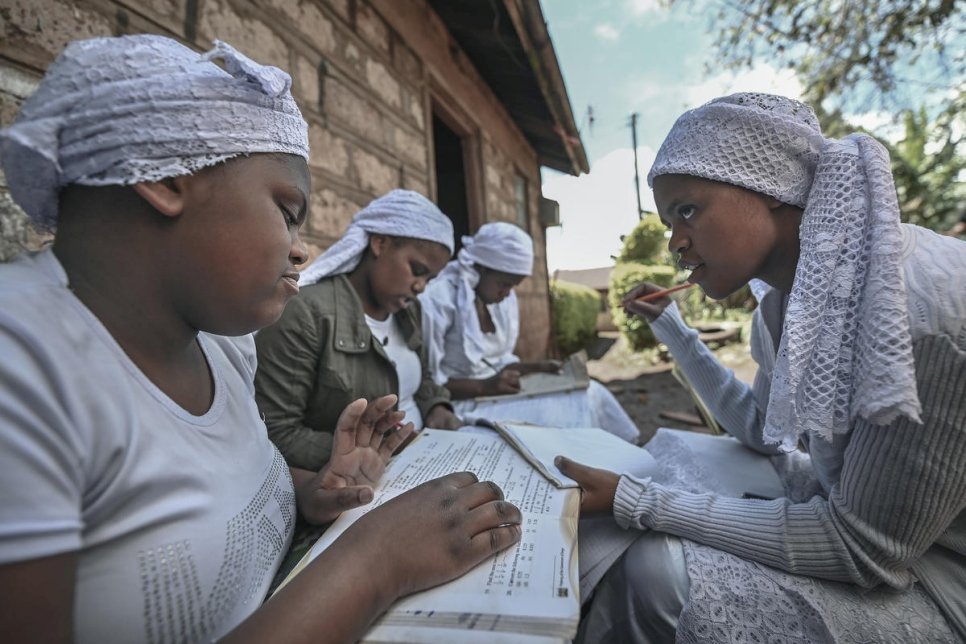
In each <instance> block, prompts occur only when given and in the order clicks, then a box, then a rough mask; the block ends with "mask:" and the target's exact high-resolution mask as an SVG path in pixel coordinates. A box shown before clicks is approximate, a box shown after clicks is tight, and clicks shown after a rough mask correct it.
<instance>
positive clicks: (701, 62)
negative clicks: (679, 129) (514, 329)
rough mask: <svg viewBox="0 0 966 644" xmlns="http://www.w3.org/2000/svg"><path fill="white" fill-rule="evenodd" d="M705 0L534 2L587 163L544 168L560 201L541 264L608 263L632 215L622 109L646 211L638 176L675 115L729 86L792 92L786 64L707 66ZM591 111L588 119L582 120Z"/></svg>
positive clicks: (796, 91) (645, 196) (646, 196)
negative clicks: (580, 171) (736, 68)
mask: <svg viewBox="0 0 966 644" xmlns="http://www.w3.org/2000/svg"><path fill="white" fill-rule="evenodd" d="M707 4H709V3H704V2H678V3H676V4H675V6H674V7H673V8H672V9H666V8H664V7H662V6H661V5H660V4H659V2H658V0H594V1H592V2H588V1H587V0H542V2H541V7H542V8H543V13H544V18H545V19H546V20H547V23H548V27H549V30H550V36H551V38H552V40H553V44H554V49H555V50H556V53H557V59H558V61H559V64H560V68H561V71H562V72H563V76H564V81H565V83H566V86H567V93H568V95H569V97H570V104H571V107H572V109H573V113H574V120H575V121H576V123H577V126H578V128H579V129H580V133H581V139H582V140H583V143H584V148H585V150H586V152H587V156H588V159H589V160H590V173H589V174H584V175H581V176H579V177H572V176H569V175H566V174H562V173H558V172H555V171H553V170H550V169H547V168H544V170H543V195H544V196H545V197H547V198H550V199H554V200H556V201H557V202H559V203H560V219H561V226H558V227H553V228H548V229H547V265H548V268H549V269H550V271H551V273H552V272H553V271H554V270H557V269H567V270H573V269H583V268H596V267H600V266H610V265H612V264H613V260H612V259H611V256H613V255H616V254H617V253H618V251H619V250H620V236H621V235H623V234H626V233H628V232H630V231H631V230H632V229H633V228H634V225H635V224H636V223H637V221H638V216H637V200H636V197H635V195H634V151H633V146H632V144H631V129H630V127H629V125H628V123H629V121H630V115H631V114H632V113H635V112H636V113H638V114H639V117H638V125H637V144H638V150H637V152H638V167H639V169H640V177H641V202H642V206H643V208H644V209H645V210H654V201H653V199H652V197H651V191H650V189H649V188H648V187H647V183H646V181H645V177H646V175H647V171H648V169H649V168H650V166H651V163H652V162H653V160H654V154H655V152H656V151H657V149H658V147H660V145H661V141H663V139H664V136H665V135H666V134H667V132H668V131H669V130H670V129H671V126H672V125H673V124H674V120H675V119H676V118H677V117H678V116H679V115H680V114H681V112H683V111H685V110H687V109H690V108H692V107H697V106H698V105H701V104H703V103H705V102H707V101H708V100H710V99H712V98H714V97H716V96H721V95H724V94H730V93H732V92H738V91H752V90H753V91H765V92H772V93H777V94H784V95H786V96H792V97H795V98H799V97H800V94H801V86H800V85H799V83H798V82H797V81H796V79H795V77H794V75H793V74H792V73H791V72H790V71H788V70H777V69H775V68H773V67H771V66H769V65H768V64H765V63H762V64H760V65H758V66H757V67H755V68H754V69H752V70H746V71H743V72H740V73H738V74H734V73H731V72H726V71H724V70H714V69H711V70H708V69H707V63H708V62H709V61H712V60H713V57H714V52H713V47H712V43H713V37H712V35H710V34H709V33H708V29H707V27H708V24H709V19H710V15H706V14H703V13H701V10H702V8H703V7H704V6H706V5H707ZM588 107H590V108H592V110H593V116H594V120H593V124H591V123H590V122H589V120H588V118H587V113H588Z"/></svg>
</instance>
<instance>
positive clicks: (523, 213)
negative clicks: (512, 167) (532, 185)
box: [513, 174, 530, 232]
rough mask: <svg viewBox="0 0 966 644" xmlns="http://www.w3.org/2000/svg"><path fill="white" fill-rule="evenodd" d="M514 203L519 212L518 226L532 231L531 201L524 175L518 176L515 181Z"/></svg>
mask: <svg viewBox="0 0 966 644" xmlns="http://www.w3.org/2000/svg"><path fill="white" fill-rule="evenodd" d="M513 191H514V195H513V198H514V202H515V204H516V210H517V226H519V227H520V228H522V229H524V230H526V231H527V232H529V231H530V208H529V203H530V200H529V198H528V197H527V180H526V179H525V178H524V177H523V176H522V175H519V174H518V175H516V177H514V181H513Z"/></svg>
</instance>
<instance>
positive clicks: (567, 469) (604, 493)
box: [553, 456, 621, 514]
mask: <svg viewBox="0 0 966 644" xmlns="http://www.w3.org/2000/svg"><path fill="white" fill-rule="evenodd" d="M553 464H554V465H556V466H557V469H559V470H560V471H561V472H563V473H564V474H566V475H567V476H569V477H570V478H572V479H573V480H575V481H577V483H578V484H579V485H580V489H581V490H582V492H583V493H582V494H581V495H580V513H581V514H610V513H611V512H612V511H613V510H614V494H616V493H617V484H618V483H619V482H620V480H621V477H620V475H619V474H615V473H614V472H611V471H609V470H602V469H599V468H596V467H590V466H589V465H582V464H581V463H576V462H574V461H571V460H570V459H569V458H566V457H564V456H558V457H557V458H555V459H554V460H553Z"/></svg>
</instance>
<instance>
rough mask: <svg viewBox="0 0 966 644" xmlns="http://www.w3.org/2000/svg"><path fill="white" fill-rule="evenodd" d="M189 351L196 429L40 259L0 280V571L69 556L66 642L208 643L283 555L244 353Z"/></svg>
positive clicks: (30, 258)
mask: <svg viewBox="0 0 966 644" xmlns="http://www.w3.org/2000/svg"><path fill="white" fill-rule="evenodd" d="M198 341H199V343H200V346H201V348H202V349H203V350H204V353H205V356H206V358H207V360H208V364H209V366H210V367H211V371H212V374H213V379H214V391H215V394H214V402H213V403H212V405H211V408H210V409H209V411H208V412H207V413H205V414H204V415H202V416H194V415H192V414H190V413H188V412H187V411H185V410H184V409H182V408H181V407H179V406H178V405H177V404H175V403H174V402H173V401H172V400H171V399H170V398H168V397H167V396H166V395H165V394H164V393H163V392H161V391H160V390H159V389H158V388H157V387H155V386H154V385H153V384H152V383H151V382H150V381H149V380H148V379H147V378H146V377H145V376H144V374H143V373H142V372H141V371H140V370H139V369H138V368H137V367H136V366H135V365H134V363H133V362H132V361H131V360H130V359H129V358H128V357H127V355H125V354H124V352H123V350H122V349H121V348H120V346H119V345H118V344H117V343H116V342H115V341H114V339H113V337H111V335H110V334H109V333H108V331H107V330H106V329H105V328H104V326H103V325H102V324H101V323H100V322H99V321H98V320H97V318H96V317H94V315H93V314H92V313H91V312H90V311H89V310H88V309H87V308H86V307H84V305H83V304H82V303H81V302H80V301H79V300H78V299H77V298H76V297H74V295H73V294H72V293H71V292H70V290H69V289H68V288H67V278H66V274H65V273H64V270H63V268H62V267H61V266H60V264H59V262H58V261H57V259H56V257H55V256H54V254H53V253H52V252H51V251H50V250H47V251H43V252H41V253H38V254H35V255H25V256H23V257H21V258H20V259H19V260H17V261H16V262H14V263H13V264H10V265H6V266H0V356H2V359H0V427H2V431H0V489H2V490H3V496H2V499H0V563H10V562H17V561H26V560H30V559H34V558H39V557H46V556H50V555H54V554H58V553H65V552H72V551H73V552H77V557H78V559H77V576H76V582H75V592H74V611H73V620H74V640H75V641H76V642H140V641H144V642H159V641H179V642H180V641H188V642H196V641H210V640H213V639H216V638H218V637H220V636H221V635H224V634H225V633H226V632H228V631H229V630H231V628H233V627H234V626H235V625H237V624H238V623H239V622H241V621H242V620H243V619H245V617H247V616H248V615H249V614H250V613H251V612H252V611H254V610H255V608H257V607H258V606H259V605H260V604H261V602H262V601H263V600H264V597H265V593H266V591H267V588H268V586H269V584H270V582H271V579H272V576H273V575H274V573H275V571H276V569H277V567H278V565H279V563H280V561H281V558H282V556H283V555H284V553H285V551H286V549H287V547H288V544H289V542H290V540H291V535H292V529H293V525H294V519H295V497H294V493H293V489H292V481H291V478H290V476H289V473H288V469H287V468H286V466H285V462H284V460H283V459H282V457H281V455H280V454H279V453H278V451H277V450H276V449H275V447H274V446H273V445H272V443H271V442H270V441H269V440H268V436H267V432H266V430H265V426H264V424H263V423H262V421H261V419H260V416H259V414H258V410H257V408H256V407H255V402H254V387H253V376H254V372H255V351H254V343H253V342H252V340H251V337H250V336H247V337H242V338H224V337H219V336H212V335H206V334H200V335H199V338H198Z"/></svg>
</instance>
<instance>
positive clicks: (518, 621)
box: [282, 426, 651, 644]
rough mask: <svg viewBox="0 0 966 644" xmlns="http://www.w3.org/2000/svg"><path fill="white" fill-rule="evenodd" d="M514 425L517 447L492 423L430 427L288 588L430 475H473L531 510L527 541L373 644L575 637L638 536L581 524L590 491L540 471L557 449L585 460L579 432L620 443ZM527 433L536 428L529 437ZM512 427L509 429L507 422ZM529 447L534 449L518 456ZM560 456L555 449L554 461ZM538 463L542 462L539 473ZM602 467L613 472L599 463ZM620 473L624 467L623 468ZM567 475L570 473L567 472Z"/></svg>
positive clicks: (395, 612)
mask: <svg viewBox="0 0 966 644" xmlns="http://www.w3.org/2000/svg"><path fill="white" fill-rule="evenodd" d="M511 427H513V426H511ZM513 429H516V430H518V431H520V432H521V433H520V434H519V435H517V436H516V437H515V438H514V439H512V440H513V441H514V445H511V444H510V442H508V441H507V440H506V439H505V438H504V437H503V436H501V435H500V434H498V433H497V432H495V431H493V430H491V429H485V428H482V427H473V428H469V427H467V428H463V430H461V431H458V432H452V431H443V430H435V429H426V430H424V431H423V432H422V434H421V435H420V436H418V437H417V438H416V440H414V441H413V442H412V444H410V445H409V446H408V447H407V448H406V449H405V450H404V451H403V452H401V453H400V454H398V455H397V456H395V457H394V458H393V459H392V461H390V463H389V465H388V467H387V468H386V473H385V475H384V476H383V479H382V481H380V483H379V485H378V486H377V488H376V489H375V490H374V492H375V495H374V499H373V502H372V503H371V504H369V505H367V506H365V507H364V508H356V509H354V510H351V511H349V512H346V513H344V514H343V515H342V516H341V517H339V519H338V520H336V521H335V522H334V523H333V524H332V526H330V527H329V529H328V530H327V531H326V532H325V533H324V534H323V535H322V537H320V539H319V541H318V542H317V543H316V544H315V545H314V546H313V547H312V549H311V550H310V551H309V552H308V553H307V554H306V556H305V557H304V558H303V559H302V561H301V562H299V564H298V565H297V566H296V567H295V568H294V569H293V570H292V572H291V573H290V575H289V576H288V577H287V578H286V580H285V581H284V582H283V583H282V585H284V584H285V583H287V582H288V580H290V579H291V578H292V577H293V576H294V575H296V574H298V573H299V571H301V570H302V568H304V567H305V566H306V565H307V564H308V562H309V561H311V560H312V559H314V558H315V557H316V556H318V554H319V553H321V552H322V551H323V550H324V549H325V548H326V547H328V546H329V545H330V544H331V543H332V542H333V541H335V539H336V538H337V537H338V536H339V535H340V534H342V532H344V531H345V530H346V528H347V527H348V526H349V525H351V524H352V523H353V522H354V521H356V520H357V519H358V518H359V517H361V516H362V515H363V514H365V513H366V512H368V511H369V510H371V509H372V508H375V507H378V506H379V505H380V504H382V503H384V502H386V501H387V500H389V499H391V498H393V497H394V496H396V495H398V494H401V493H402V492H404V491H406V490H408V489H410V488H412V487H415V486H417V485H419V484H420V483H423V482H424V481H427V480H429V479H432V478H436V477H438V476H443V475H445V474H448V473H450V472H457V471H462V470H468V471H471V472H474V473H475V474H476V475H477V476H478V477H479V478H480V480H491V481H494V482H495V483H497V484H498V485H499V486H500V487H501V488H502V489H503V492H504V495H505V497H506V499H507V500H508V501H510V502H512V503H514V504H515V505H516V506H517V507H519V508H520V510H521V512H522V514H523V524H522V529H523V530H522V531H523V534H522V538H521V540H520V542H519V543H518V544H517V545H516V546H513V547H511V548H509V549H507V550H505V551H503V552H501V553H499V554H497V555H496V556H495V557H493V558H490V559H487V560H486V561H484V562H483V563H481V564H480V565H479V566H477V567H476V568H474V569H473V570H471V571H470V572H468V573H467V574H466V575H464V576H462V577H460V578H458V579H455V580H453V581H451V582H449V583H447V584H444V585H442V586H438V587H436V588H433V589H430V590H427V591H423V592H421V593H417V594H415V595H411V596H409V597H406V598H403V599H402V600H400V601H399V602H397V603H396V604H395V605H394V606H392V607H391V608H390V609H389V610H388V611H387V612H386V613H385V614H384V615H383V616H382V617H380V618H379V620H378V621H377V622H376V623H375V624H374V625H373V627H372V628H371V629H370V631H369V632H368V633H367V635H366V637H365V638H364V640H363V641H366V642H475V641H477V640H479V641H481V642H485V644H494V643H499V642H504V641H505V642H514V643H516V642H533V643H536V642H561V641H569V640H571V639H572V638H573V637H574V635H575V634H576V631H577V623H578V621H579V618H580V597H581V595H582V594H585V593H587V592H588V591H589V589H590V588H592V587H593V585H594V584H596V583H597V581H599V579H600V577H601V576H602V575H603V574H604V572H606V570H607V568H609V567H610V564H611V563H613V561H614V560H616V559H617V557H619V556H620V554H621V553H623V551H624V549H625V548H626V547H627V546H628V545H629V544H630V543H631V542H632V541H633V539H634V538H635V534H634V533H633V532H627V531H624V530H621V529H620V528H618V527H617V525H616V523H614V520H613V519H612V518H609V517H603V518H601V519H596V520H593V521H578V518H579V516H578V515H579V506H580V491H579V490H578V489H576V487H562V488H561V487H557V486H556V485H555V484H554V483H552V482H551V481H550V480H549V479H548V478H547V477H546V476H544V475H543V474H541V471H540V470H541V469H547V468H546V465H545V462H546V460H547V459H549V462H550V463H551V465H552V462H553V456H554V455H555V454H557V453H563V454H565V455H567V456H569V457H571V458H576V459H580V458H582V454H577V453H574V451H573V449H574V447H575V446H577V445H578V442H577V441H575V440H574V436H575V435H576V433H577V432H583V431H586V432H588V434H596V432H600V433H601V434H603V435H605V436H606V438H605V437H604V436H598V438H601V439H602V440H604V441H607V442H608V443H609V439H610V438H613V437H611V436H610V435H609V434H606V432H603V430H596V429H586V430H583V429H567V430H563V429H558V428H548V427H532V426H531V427H530V428H524V429H521V427H513ZM526 429H531V431H530V432H529V434H527V432H526ZM503 430H504V432H506V431H508V430H507V429H506V427H505V426H504V427H503ZM523 434H527V435H526V436H524V435H523ZM541 434H542V435H541ZM508 435H509V434H506V433H504V436H508ZM616 440H618V442H619V443H620V446H619V449H616V450H609V451H611V452H618V453H623V454H624V456H622V457H621V458H625V459H628V457H627V454H634V455H636V456H637V463H636V466H635V467H634V468H632V469H633V470H636V471H637V472H639V473H640V472H642V471H643V470H646V469H647V466H648V465H649V464H650V463H651V459H650V456H649V455H647V453H646V452H645V451H644V450H641V449H640V448H638V447H636V446H634V445H631V444H630V443H624V442H623V441H620V440H619V439H616ZM554 443H556V447H554ZM525 444H526V445H527V447H526V448H525V451H517V450H518V449H520V448H521V447H522V446H523V445H525ZM568 446H569V449H568ZM611 447H617V446H614V445H612V446H611ZM555 450H556V451H555ZM550 452H555V453H554V454H553V455H549V456H546V454H549V453H550ZM524 453H526V454H527V457H526V458H525V457H524V455H523V454H524ZM537 454H540V456H537ZM628 460H629V459H628ZM538 462H541V463H542V465H541V466H539V467H538V466H537V465H536V463H538ZM612 463H617V461H612ZM597 464H598V465H601V466H607V465H606V464H604V463H600V462H599V460H598V461H597ZM615 469H617V470H620V469H622V468H621V467H619V466H615ZM558 475H559V476H563V475H562V474H559V472H558ZM561 483H563V484H565V485H566V484H567V482H566V481H561ZM570 484H571V485H572V482H571V483H570ZM578 532H579V535H580V541H581V543H580V558H579V561H578Z"/></svg>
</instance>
